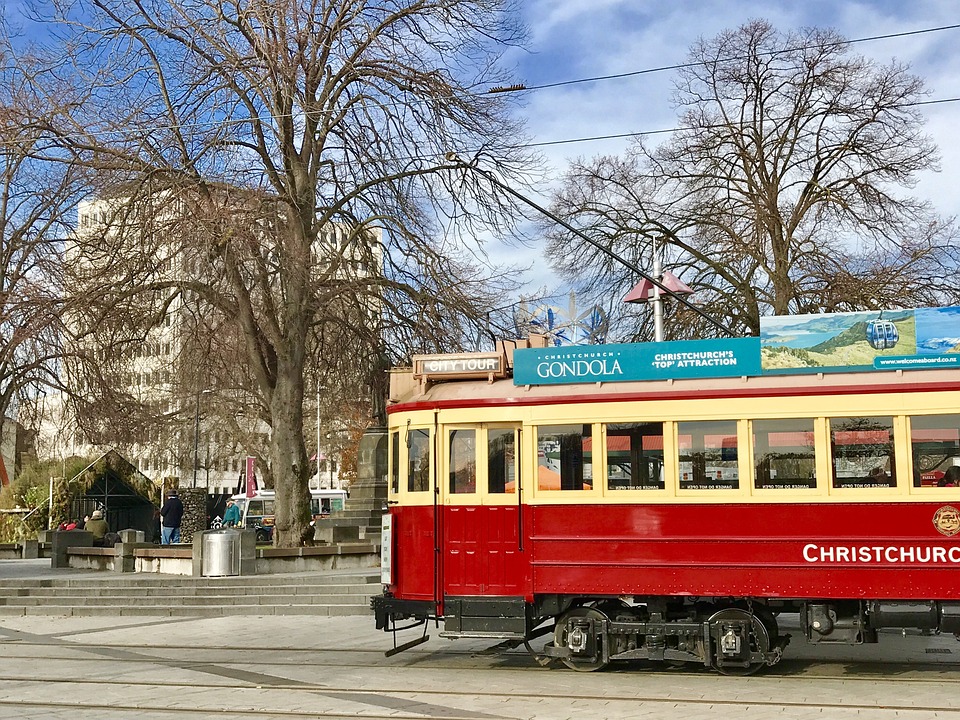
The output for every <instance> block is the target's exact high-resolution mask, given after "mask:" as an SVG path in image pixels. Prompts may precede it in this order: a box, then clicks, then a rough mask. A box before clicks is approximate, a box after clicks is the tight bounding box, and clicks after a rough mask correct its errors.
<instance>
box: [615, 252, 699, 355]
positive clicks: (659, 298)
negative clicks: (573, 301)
mask: <svg viewBox="0 0 960 720" xmlns="http://www.w3.org/2000/svg"><path fill="white" fill-rule="evenodd" d="M653 277H654V278H655V279H656V280H657V282H658V284H656V285H655V284H654V283H652V282H650V280H648V279H647V278H646V277H645V278H644V279H643V280H641V281H640V282H639V283H637V284H636V285H634V286H633V289H631V290H630V292H628V293H627V294H626V295H625V296H624V298H623V302H628V303H644V302H649V303H650V305H651V308H652V309H653V339H654V341H656V342H662V341H663V298H664V293H662V292H661V288H667V290H668V292H669V294H668V295H667V297H668V298H669V297H674V298H678V299H682V297H683V296H684V295H691V294H692V293H693V290H692V289H691V288H690V286H689V285H687V284H686V283H684V282H683V281H682V280H680V278H678V277H677V276H676V275H674V274H673V273H672V272H669V271H668V272H663V269H662V266H661V263H660V248H659V247H658V245H657V237H656V236H654V237H653Z"/></svg>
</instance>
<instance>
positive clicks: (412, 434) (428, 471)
mask: <svg viewBox="0 0 960 720" xmlns="http://www.w3.org/2000/svg"><path fill="white" fill-rule="evenodd" d="M432 435H433V433H432V432H431V429H430V428H408V429H407V461H406V484H405V488H406V492H407V493H408V494H411V495H423V494H424V493H429V492H430V491H431V490H432V488H433V463H434V458H433V437H432ZM421 437H422V438H424V439H425V449H426V459H427V464H426V468H414V460H415V458H414V453H413V449H414V446H415V445H417V444H418V443H417V442H416V441H414V438H421ZM422 457H423V455H421V456H420V459H422ZM418 472H419V473H420V474H421V478H422V479H425V480H426V487H419V485H422V484H423V483H422V482H417V480H416V479H415V473H418Z"/></svg>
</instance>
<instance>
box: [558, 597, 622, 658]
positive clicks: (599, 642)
mask: <svg viewBox="0 0 960 720" xmlns="http://www.w3.org/2000/svg"><path fill="white" fill-rule="evenodd" d="M571 618H590V619H592V620H593V621H594V624H595V625H596V624H597V623H600V622H601V621H603V620H606V619H607V616H606V615H604V614H603V613H602V612H600V610H598V609H597V608H595V607H586V606H582V607H575V608H573V609H571V610H570V611H569V612H567V613H566V614H565V615H564V616H563V617H561V618H560V620H559V621H558V622H557V627H556V629H555V630H554V631H553V644H554V645H555V646H556V647H567V640H568V637H567V632H568V631H567V628H568V623H567V621H568V620H569V619H571ZM604 642H606V640H605V639H604V637H603V636H602V635H601V634H598V633H594V637H593V646H594V648H595V651H596V652H595V655H594V656H593V657H589V658H587V657H582V658H578V657H570V658H563V664H564V665H566V666H567V667H568V668H570V669H571V670H576V671H577V672H594V671H596V670H602V669H603V668H605V667H606V666H607V665H609V664H610V661H609V660H608V661H606V662H604V660H603V643H604Z"/></svg>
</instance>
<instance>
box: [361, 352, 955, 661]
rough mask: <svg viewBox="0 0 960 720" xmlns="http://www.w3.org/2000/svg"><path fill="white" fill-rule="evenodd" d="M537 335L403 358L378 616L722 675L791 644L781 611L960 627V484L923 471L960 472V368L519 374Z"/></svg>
mask: <svg viewBox="0 0 960 720" xmlns="http://www.w3.org/2000/svg"><path fill="white" fill-rule="evenodd" d="M690 345H693V344H692V343H691V344H690ZM621 348H622V346H615V345H608V346H595V347H590V348H583V349H581V350H580V351H579V355H577V354H576V353H572V352H571V353H568V354H566V355H564V356H563V357H560V356H559V355H558V356H556V357H552V356H551V354H550V351H549V350H547V349H542V350H538V351H536V352H537V353H539V354H538V355H537V356H536V361H537V363H538V364H537V368H538V371H537V372H539V373H540V375H541V376H542V377H549V376H550V375H551V373H553V374H554V376H557V375H564V374H566V375H575V374H576V373H577V372H578V367H581V368H583V367H585V368H586V369H587V370H589V369H590V367H592V368H593V369H595V370H601V371H608V370H615V369H616V368H618V367H619V363H620V362H621V358H620V354H621ZM530 352H531V351H530V350H518V351H516V352H511V351H508V350H506V349H504V348H502V347H501V348H500V350H499V351H498V352H497V353H486V354H471V355H458V356H423V357H418V358H415V367H414V368H412V369H410V370H408V371H395V372H394V375H393V378H392V380H393V382H392V386H391V398H390V400H391V403H390V407H389V439H390V446H389V448H390V450H389V454H390V469H389V481H390V488H389V512H388V514H387V515H386V516H385V517H384V535H383V568H382V569H383V575H384V577H383V580H384V584H385V591H384V594H383V595H382V596H378V597H376V598H374V602H373V606H374V610H375V614H376V621H377V626H378V628H381V629H384V630H386V631H393V630H396V629H402V627H401V626H403V625H405V624H406V626H407V627H409V626H411V625H418V624H420V623H425V622H426V621H428V620H437V621H442V623H443V631H442V633H441V635H442V636H444V637H448V638H466V637H470V638H477V637H483V638H491V639H502V640H504V641H509V642H512V643H515V644H517V645H519V644H520V643H527V647H528V649H530V646H529V641H530V640H531V639H533V638H535V637H537V636H540V635H546V634H548V633H552V638H551V639H550V641H549V642H548V643H547V644H546V646H545V647H544V649H543V654H544V655H546V656H547V657H550V658H557V659H559V660H561V661H562V662H563V663H565V664H566V665H567V666H569V667H571V668H573V669H575V670H587V671H589V670H597V669H600V668H603V667H605V666H606V665H608V664H609V663H610V662H611V661H615V660H620V659H652V660H664V661H671V662H673V661H688V662H696V663H700V664H703V665H707V666H713V667H715V668H716V669H717V670H719V671H721V672H723V673H727V674H745V673H750V672H753V671H755V670H757V669H758V668H760V667H762V666H764V665H772V664H774V663H776V662H777V661H778V660H779V659H780V657H781V653H782V650H783V648H784V647H785V646H786V644H787V642H788V640H789V636H785V635H781V634H780V632H779V628H778V623H777V616H778V615H779V614H780V613H782V612H794V613H799V618H800V626H801V628H802V631H803V634H804V636H805V638H806V641H807V642H810V643H851V644H856V643H870V642H876V641H877V631H878V630H879V629H882V628H920V629H924V630H929V631H933V632H944V633H954V634H960V510H958V508H960V488H955V487H938V486H931V485H930V483H929V482H924V481H922V479H921V478H922V477H923V476H926V477H930V474H931V473H940V474H945V475H946V476H951V475H952V474H953V473H955V472H960V468H957V469H956V470H951V469H950V468H953V467H955V466H958V465H960V371H957V370H943V369H928V370H916V371H907V372H904V371H893V372H891V371H871V372H863V373H856V374H850V373H837V374H830V373H806V374H795V375H759V376H757V375H750V374H744V375H737V374H735V373H736V372H737V370H736V369H732V370H729V372H728V373H727V374H728V375H731V376H730V377H699V378H696V379H660V380H632V381H624V382H606V381H599V382H587V381H585V380H584V379H582V378H579V379H578V378H572V382H571V381H570V380H571V378H567V381H566V382H567V384H543V385H539V384H536V382H531V381H530V380H529V378H527V379H526V380H522V381H520V380H517V378H516V377H513V378H511V370H512V367H511V365H510V363H511V362H515V359H516V358H517V357H519V356H520V355H521V353H530ZM661 356H662V355H661ZM692 356H693V357H695V358H698V362H701V363H706V364H708V365H709V364H710V363H712V362H713V361H714V360H716V361H717V363H718V364H722V362H723V360H724V357H727V356H726V355H723V354H719V355H717V356H715V355H713V354H711V353H709V352H708V353H699V354H698V353H693V354H692ZM662 357H665V356H662ZM571 358H573V359H571ZM576 363H580V366H577V365H576ZM518 383H519V384H518ZM425 631H426V630H425V629H424V632H425ZM424 639H425V636H424ZM419 641H420V640H416V641H413V642H412V643H407V644H406V645H405V646H402V647H399V648H397V649H396V650H397V651H399V650H401V649H404V647H408V646H412V645H414V644H417V642H419Z"/></svg>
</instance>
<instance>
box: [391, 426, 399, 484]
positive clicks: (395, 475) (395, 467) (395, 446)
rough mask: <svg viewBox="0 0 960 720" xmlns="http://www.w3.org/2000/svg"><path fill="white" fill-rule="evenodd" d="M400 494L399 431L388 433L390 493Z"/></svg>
mask: <svg viewBox="0 0 960 720" xmlns="http://www.w3.org/2000/svg"><path fill="white" fill-rule="evenodd" d="M399 492H400V431H399V430H394V431H393V432H392V433H390V493H391V494H392V495H397V494H398V493H399Z"/></svg>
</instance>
